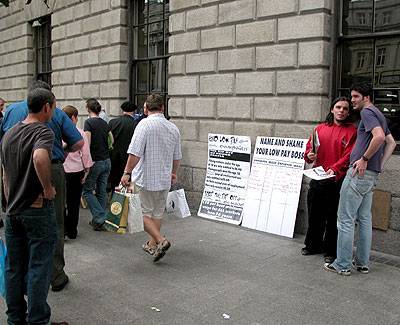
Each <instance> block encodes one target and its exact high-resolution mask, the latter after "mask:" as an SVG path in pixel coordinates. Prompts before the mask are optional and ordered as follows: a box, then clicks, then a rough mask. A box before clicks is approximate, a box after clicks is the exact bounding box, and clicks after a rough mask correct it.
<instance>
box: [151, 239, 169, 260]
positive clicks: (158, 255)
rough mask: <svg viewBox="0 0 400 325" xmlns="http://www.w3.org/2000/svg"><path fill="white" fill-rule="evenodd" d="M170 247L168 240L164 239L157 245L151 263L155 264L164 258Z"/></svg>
mask: <svg viewBox="0 0 400 325" xmlns="http://www.w3.org/2000/svg"><path fill="white" fill-rule="evenodd" d="M170 247H171V243H170V242H169V241H168V240H166V239H164V240H163V241H162V242H160V243H159V244H158V245H157V249H156V251H155V252H154V255H153V256H154V260H153V262H157V261H159V260H160V259H162V258H163V257H164V255H165V253H166V252H167V250H168V249H169V248H170Z"/></svg>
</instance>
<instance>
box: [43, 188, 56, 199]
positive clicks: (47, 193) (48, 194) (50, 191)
mask: <svg viewBox="0 0 400 325" xmlns="http://www.w3.org/2000/svg"><path fill="white" fill-rule="evenodd" d="M55 197H56V189H55V188H54V186H50V187H49V188H45V189H44V190H43V198H44V199H47V200H54V198H55Z"/></svg>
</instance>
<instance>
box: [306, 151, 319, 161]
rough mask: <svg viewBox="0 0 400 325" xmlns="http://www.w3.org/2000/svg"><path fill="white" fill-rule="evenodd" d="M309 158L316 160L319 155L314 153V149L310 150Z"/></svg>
mask: <svg viewBox="0 0 400 325" xmlns="http://www.w3.org/2000/svg"><path fill="white" fill-rule="evenodd" d="M307 158H308V159H310V160H311V161H314V160H315V159H316V158H317V155H316V154H315V153H313V152H312V151H310V152H309V153H308V154H307Z"/></svg>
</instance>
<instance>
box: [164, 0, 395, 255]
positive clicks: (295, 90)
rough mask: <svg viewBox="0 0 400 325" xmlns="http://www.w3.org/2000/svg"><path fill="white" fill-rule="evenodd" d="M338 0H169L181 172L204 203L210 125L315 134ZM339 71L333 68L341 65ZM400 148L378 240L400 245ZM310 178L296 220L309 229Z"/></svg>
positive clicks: (325, 103) (386, 177)
mask: <svg viewBox="0 0 400 325" xmlns="http://www.w3.org/2000/svg"><path fill="white" fill-rule="evenodd" d="M333 4H334V1H332V0H315V1H310V0H287V1H280V0H219V1H218V0H171V2H170V8H171V16H170V32H171V37H170V42H169V52H170V54H171V57H170V60H169V83H168V86H169V95H170V97H171V99H170V102H169V113H170V115H171V116H172V117H173V119H172V120H173V122H174V123H176V124H177V125H178V127H179V128H180V130H181V134H182V140H183V141H182V145H183V162H182V168H181V172H180V180H181V182H182V183H183V185H184V187H185V189H186V191H187V196H188V201H189V205H190V208H191V209H192V212H193V213H196V212H197V209H198V207H199V204H200V200H201V196H202V191H203V185H204V179H205V168H206V162H207V134H208V133H209V132H211V133H225V134H237V135H249V136H251V138H252V142H253V144H254V142H255V138H256V136H258V135H262V136H277V137H299V138H308V136H309V134H310V132H311V130H312V128H313V127H314V126H315V124H316V122H317V121H320V120H322V119H324V117H325V115H326V113H327V112H328V107H329V98H330V95H331V94H330V90H331V88H332V86H331V80H332V70H331V65H332V55H334V53H333V49H334V37H335V35H331V34H332V31H333V28H332V25H333V19H334V16H333V10H334V8H333ZM333 72H334V71H333ZM399 160H400V157H399V156H394V157H392V158H391V159H390V161H389V163H388V165H387V168H386V170H385V172H384V173H383V174H382V176H381V180H380V182H379V183H378V188H379V189H383V190H387V191H390V192H391V193H392V203H391V206H392V216H391V222H390V229H389V230H388V231H386V232H385V231H379V230H374V248H375V249H378V250H382V251H385V252H388V253H392V254H397V255H400V248H399V242H400V231H399V230H400V226H399V224H400V218H399V215H400V212H399V211H400V190H399V186H398V179H399V175H398V173H399V172H398V167H397V168H396V166H399V162H400V161H399ZM307 189H308V182H307V180H305V181H304V183H303V187H302V193H301V196H300V204H299V210H298V216H297V220H296V229H295V231H296V232H298V233H304V232H305V230H306V227H307V221H306V217H305V216H306V214H307V211H306V193H307Z"/></svg>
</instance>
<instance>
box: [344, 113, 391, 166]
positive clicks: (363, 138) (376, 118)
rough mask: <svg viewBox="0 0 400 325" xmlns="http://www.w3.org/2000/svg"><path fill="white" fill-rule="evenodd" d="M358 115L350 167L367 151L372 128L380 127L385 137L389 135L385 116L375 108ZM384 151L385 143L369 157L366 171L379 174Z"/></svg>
mask: <svg viewBox="0 0 400 325" xmlns="http://www.w3.org/2000/svg"><path fill="white" fill-rule="evenodd" d="M360 115H361V121H360V124H359V125H358V129H357V140H356V143H355V145H354V148H353V151H352V152H351V154H350V166H352V165H353V164H354V162H355V161H357V160H359V159H360V158H361V156H362V155H363V154H364V153H365V151H366V150H367V148H368V146H369V144H370V142H371V139H372V132H371V131H372V129H373V128H375V127H381V128H382V130H383V132H384V133H385V136H386V135H388V134H390V130H389V128H388V125H387V121H386V118H385V116H384V115H383V114H382V113H381V111H380V110H379V109H377V108H376V107H375V106H371V107H365V108H363V109H362V110H361V113H360ZM384 149H385V143H384V144H382V145H381V146H380V147H379V149H378V151H377V152H376V153H375V154H374V155H373V156H372V157H370V159H369V160H368V164H367V170H372V171H375V172H377V173H380V172H381V159H382V155H383V151H384Z"/></svg>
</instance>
